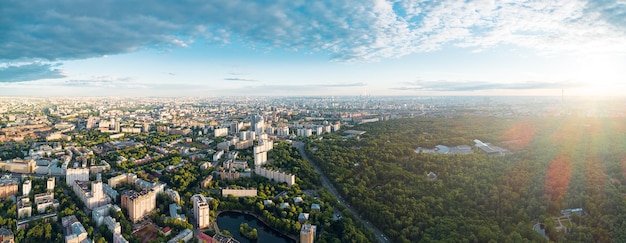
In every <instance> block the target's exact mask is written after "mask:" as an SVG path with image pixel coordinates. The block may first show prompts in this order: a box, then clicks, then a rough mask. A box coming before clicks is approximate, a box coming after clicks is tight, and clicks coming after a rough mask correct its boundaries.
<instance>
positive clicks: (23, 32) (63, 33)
mask: <svg viewBox="0 0 626 243" xmlns="http://www.w3.org/2000/svg"><path fill="white" fill-rule="evenodd" d="M625 77H626V0H590V1H579V0H551V1H536V0H503V1H500V0H477V1H472V0H466V1H459V0H450V1H448V0H440V1H423V0H393V1H387V0H354V1H350V0H348V1H341V0H316V1H304V0H273V1H243V0H211V1H197V0H179V1H169V0H153V1H144V0H107V1H87V0H78V1H77V0H71V1H70V0H55V1H50V0H29V1H21V0H3V1H2V4H1V5H0V96H125V97H141V96H168V97H171V96H173V97H179V96H196V97H197V96H211V97H214V96H320V95H334V96H335V95H363V94H368V95H372V96H382V95H401V96H435V95H446V96H449V95H464V96H465V95H476V96H487V95H502V96H527V95H532V96H537V95H540V96H548V95H554V96H560V95H561V94H562V93H565V95H571V96H623V95H624V94H626V78H625Z"/></svg>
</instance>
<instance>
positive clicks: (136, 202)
mask: <svg viewBox="0 0 626 243" xmlns="http://www.w3.org/2000/svg"><path fill="white" fill-rule="evenodd" d="M122 208H126V210H127V211H128V219H129V220H131V221H132V222H138V221H140V220H141V219H142V218H143V217H144V216H146V215H148V214H149V213H150V212H152V210H154V209H155V208H156V192H155V191H154V190H144V191H141V192H136V191H132V190H131V191H128V192H126V193H125V194H123V195H122Z"/></svg>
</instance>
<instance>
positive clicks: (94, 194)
mask: <svg viewBox="0 0 626 243" xmlns="http://www.w3.org/2000/svg"><path fill="white" fill-rule="evenodd" d="M89 183H91V189H90V188H89ZM72 189H73V191H74V194H76V196H78V198H79V199H80V200H81V201H83V203H84V204H85V206H86V207H87V208H89V209H94V208H97V207H100V206H102V205H105V204H107V203H109V202H110V199H109V197H107V196H105V195H104V190H103V189H102V181H91V182H90V181H78V180H76V181H74V183H72Z"/></svg>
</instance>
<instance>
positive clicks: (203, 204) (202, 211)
mask: <svg viewBox="0 0 626 243" xmlns="http://www.w3.org/2000/svg"><path fill="white" fill-rule="evenodd" d="M191 200H192V201H193V215H194V216H195V217H196V223H197V224H198V228H200V229H204V228H207V227H209V225H210V221H209V212H210V209H209V201H208V200H207V198H206V197H204V196H203V195H202V194H196V195H193V196H192V197H191Z"/></svg>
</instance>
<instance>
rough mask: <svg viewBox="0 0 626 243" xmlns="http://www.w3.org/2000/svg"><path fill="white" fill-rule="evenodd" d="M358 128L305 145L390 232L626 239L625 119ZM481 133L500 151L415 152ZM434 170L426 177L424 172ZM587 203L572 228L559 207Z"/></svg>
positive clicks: (405, 238) (477, 120)
mask: <svg viewBox="0 0 626 243" xmlns="http://www.w3.org/2000/svg"><path fill="white" fill-rule="evenodd" d="M353 129H357V130H363V131H366V132H367V133H365V134H364V135H361V136H360V137H359V138H337V137H335V138H333V139H323V140H321V141H314V142H310V143H309V144H307V153H309V154H310V155H311V157H312V158H313V159H314V160H315V161H316V162H317V163H318V164H319V165H320V166H321V167H322V169H323V170H324V171H325V173H326V174H327V175H328V176H329V177H330V178H331V180H333V183H334V184H335V185H336V186H337V189H338V190H339V192H340V193H341V194H343V195H344V196H345V197H346V198H347V199H348V202H349V203H350V204H351V205H352V206H353V207H354V208H355V209H357V211H359V212H360V214H362V215H363V216H364V217H366V218H368V219H369V220H371V221H372V222H373V223H374V224H375V225H377V226H378V227H379V228H380V229H382V230H384V232H385V234H386V235H388V236H389V237H391V239H392V241H394V242H420V241H424V242H429V241H438V240H443V241H454V242H459V241H470V242H489V241H497V242H515V241H519V240H521V239H527V240H531V241H545V240H547V239H544V238H543V237H542V236H541V235H540V234H538V233H537V232H535V231H534V230H533V229H532V226H533V224H534V223H536V222H542V223H544V224H545V225H546V227H547V228H546V231H547V232H548V235H549V238H550V240H555V241H569V242H589V241H601V242H607V241H624V240H626V238H625V237H626V230H625V229H626V221H625V220H624V218H626V201H625V200H624V196H622V193H623V192H625V190H626V189H625V188H624V187H623V186H622V185H624V184H626V180H625V176H624V173H625V172H626V159H625V158H626V153H625V152H624V151H623V149H624V148H626V136H625V135H626V123H625V122H624V120H622V119H609V118H606V119H604V118H603V119H599V118H598V119H595V118H577V117H576V118H575V117H562V118H534V119H524V120H513V119H501V118H493V117H454V118H413V119H398V120H390V121H384V122H377V123H368V124H363V125H359V126H356V127H355V128H353ZM473 139H480V140H482V141H484V142H490V143H493V144H495V145H498V146H502V147H505V148H508V149H510V150H511V151H510V153H508V154H507V155H506V156H495V157H492V156H487V155H485V154H483V153H480V152H479V151H478V149H475V153H473V154H468V155H453V154H426V153H416V152H415V149H416V148H417V147H434V146H435V145H438V144H443V145H448V146H456V145H462V144H465V145H473V142H472V140H473ZM429 172H433V173H435V174H437V176H438V179H437V180H430V179H428V178H427V176H426V175H427V174H428V173H429ZM567 208H583V209H584V210H585V212H586V215H585V216H580V217H579V216H577V215H575V216H572V218H571V225H569V229H568V233H564V232H563V231H561V232H557V231H556V229H555V222H554V217H557V216H560V214H561V213H560V210H562V209H567Z"/></svg>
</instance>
